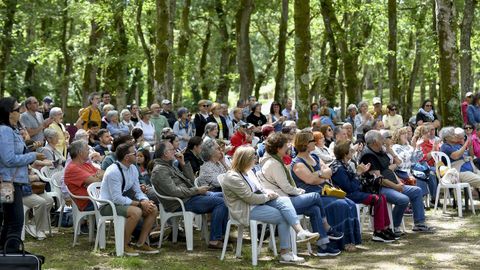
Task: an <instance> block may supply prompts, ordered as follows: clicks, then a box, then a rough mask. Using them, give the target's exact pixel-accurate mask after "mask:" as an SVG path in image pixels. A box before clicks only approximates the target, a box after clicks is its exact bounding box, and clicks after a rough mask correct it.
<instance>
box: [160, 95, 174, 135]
mask: <svg viewBox="0 0 480 270" xmlns="http://www.w3.org/2000/svg"><path fill="white" fill-rule="evenodd" d="M162 108H163V109H162V112H161V115H163V116H165V117H166V118H167V120H168V125H169V126H170V127H171V128H173V125H174V124H175V122H177V117H176V116H175V113H174V112H173V111H172V102H171V101H170V100H168V99H164V100H162Z"/></svg>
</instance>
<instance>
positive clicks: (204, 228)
mask: <svg viewBox="0 0 480 270" xmlns="http://www.w3.org/2000/svg"><path fill="white" fill-rule="evenodd" d="M201 226H202V227H201V228H202V230H201V233H202V237H203V238H205V244H206V245H207V246H208V242H209V240H210V235H209V233H208V219H207V215H202V224H201Z"/></svg>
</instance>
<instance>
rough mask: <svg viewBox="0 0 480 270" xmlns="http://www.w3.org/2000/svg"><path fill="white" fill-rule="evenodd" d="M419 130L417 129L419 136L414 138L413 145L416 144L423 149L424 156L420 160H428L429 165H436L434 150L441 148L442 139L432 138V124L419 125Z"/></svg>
mask: <svg viewBox="0 0 480 270" xmlns="http://www.w3.org/2000/svg"><path fill="white" fill-rule="evenodd" d="M417 129H418V131H417V130H415V131H416V132H415V133H416V134H415V135H418V136H414V137H413V139H412V145H415V146H416V148H417V149H420V150H422V152H423V158H422V159H421V160H420V162H422V161H426V162H427V163H428V165H429V166H435V161H434V160H433V158H432V154H431V152H432V151H439V149H440V140H436V139H434V140H431V139H430V132H431V130H432V129H433V130H434V128H433V126H431V125H422V126H419V127H417Z"/></svg>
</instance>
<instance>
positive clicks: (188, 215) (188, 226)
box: [152, 185, 209, 251]
mask: <svg viewBox="0 0 480 270" xmlns="http://www.w3.org/2000/svg"><path fill="white" fill-rule="evenodd" d="M152 187H153V191H154V192H155V195H156V196H157V197H158V198H160V199H164V200H171V201H177V202H179V203H180V207H181V208H182V210H181V211H177V212H167V211H166V210H165V208H164V207H163V204H162V203H161V202H159V204H158V208H159V210H160V211H159V216H160V239H159V241H158V248H161V247H162V241H163V233H164V231H165V225H166V223H167V221H168V220H169V219H171V218H173V219H172V234H173V243H176V242H177V237H178V220H177V219H178V218H179V217H183V222H184V225H185V238H186V242H187V250H188V251H192V250H193V219H194V218H195V216H196V215H197V214H196V213H194V212H190V211H187V210H185V205H184V204H183V201H182V200H181V199H179V198H176V197H170V196H164V195H160V194H159V193H158V192H157V190H156V189H155V186H153V185H152ZM202 220H203V221H204V222H202V226H201V227H202V235H203V236H202V237H203V238H205V241H206V243H207V244H208V239H209V237H208V228H207V222H206V220H207V218H206V215H202Z"/></svg>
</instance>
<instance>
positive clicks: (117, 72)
mask: <svg viewBox="0 0 480 270" xmlns="http://www.w3.org/2000/svg"><path fill="white" fill-rule="evenodd" d="M124 9H125V5H124V3H123V2H118V3H114V4H113V6H112V10H113V27H114V29H112V31H111V33H112V37H111V39H112V43H113V45H112V46H111V48H110V52H109V54H110V56H111V57H112V59H113V61H112V62H111V63H110V65H109V66H108V67H107V70H106V78H105V90H107V91H108V92H110V93H111V94H114V95H115V97H116V99H115V101H116V107H117V108H125V106H126V92H127V72H128V68H127V54H128V38H127V34H126V30H125V24H124V23H123V11H124Z"/></svg>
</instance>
